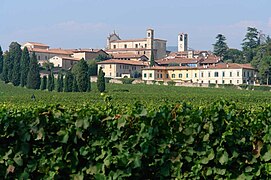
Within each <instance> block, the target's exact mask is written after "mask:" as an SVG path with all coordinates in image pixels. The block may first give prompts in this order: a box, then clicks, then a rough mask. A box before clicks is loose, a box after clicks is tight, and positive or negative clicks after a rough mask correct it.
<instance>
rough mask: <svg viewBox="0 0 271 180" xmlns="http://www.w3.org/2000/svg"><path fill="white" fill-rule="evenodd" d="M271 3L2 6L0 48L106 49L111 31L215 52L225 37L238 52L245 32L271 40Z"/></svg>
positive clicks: (189, 0) (17, 2) (15, 1)
mask: <svg viewBox="0 0 271 180" xmlns="http://www.w3.org/2000/svg"><path fill="white" fill-rule="evenodd" d="M270 12H271V0H257V1H256V0H186V1H184V0H167V1H166V0H134V1H128V0H111V1H109V0H42V1H41V0H24V1H22V0H1V2H0V23H1V24H0V46H1V47H2V49H4V50H6V49H8V46H9V44H10V43H11V42H13V41H17V42H19V43H21V44H23V43H25V42H27V41H31V42H40V43H45V44H48V45H49V46H50V47H51V48H105V46H106V38H107V36H108V35H109V34H110V33H112V32H113V31H114V30H115V31H116V33H117V34H119V36H120V37H121V39H136V38H144V37H145V36H146V29H148V28H152V29H154V31H155V38H160V39H165V40H167V46H177V36H178V33H181V32H184V33H188V46H189V48H192V49H195V50H213V45H212V44H214V43H215V40H216V39H215V37H216V36H217V34H219V33H221V34H223V35H224V36H225V37H226V39H227V41H226V42H227V44H228V46H229V47H230V48H238V49H240V48H241V46H240V44H241V43H242V40H243V39H244V37H245V34H246V30H247V27H256V28H257V29H258V30H261V31H262V32H263V33H264V34H267V35H271V13H270Z"/></svg>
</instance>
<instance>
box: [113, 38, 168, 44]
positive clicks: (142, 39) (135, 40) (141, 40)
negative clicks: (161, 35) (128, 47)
mask: <svg viewBox="0 0 271 180" xmlns="http://www.w3.org/2000/svg"><path fill="white" fill-rule="evenodd" d="M153 40H154V41H166V40H163V39H157V38H154V39H153ZM137 41H140V42H143V41H147V38H141V39H124V40H122V39H121V40H114V41H111V42H112V43H114V42H137Z"/></svg>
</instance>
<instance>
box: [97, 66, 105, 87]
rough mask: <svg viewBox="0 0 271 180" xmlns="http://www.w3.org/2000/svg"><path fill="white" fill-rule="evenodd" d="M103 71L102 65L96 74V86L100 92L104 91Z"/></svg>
mask: <svg viewBox="0 0 271 180" xmlns="http://www.w3.org/2000/svg"><path fill="white" fill-rule="evenodd" d="M104 75H105V74H104V72H103V69H102V67H100V69H99V74H98V78H97V88H98V90H99V91H100V92H104V91H105V78H104Z"/></svg>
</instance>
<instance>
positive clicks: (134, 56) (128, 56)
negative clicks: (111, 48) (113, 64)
mask: <svg viewBox="0 0 271 180" xmlns="http://www.w3.org/2000/svg"><path fill="white" fill-rule="evenodd" d="M144 56H145V55H140V54H132V53H118V54H113V57H114V59H119V58H141V57H144ZM145 57H146V56H145ZM146 58H147V57H146Z"/></svg>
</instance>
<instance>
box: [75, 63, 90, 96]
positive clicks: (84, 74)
mask: <svg viewBox="0 0 271 180" xmlns="http://www.w3.org/2000/svg"><path fill="white" fill-rule="evenodd" d="M72 71H73V74H74V76H75V78H76V81H77V82H76V83H77V86H78V91H79V92H87V91H88V90H89V88H90V78H89V75H88V65H87V63H86V61H85V60H84V59H81V60H80V61H79V62H78V63H77V64H75V65H74V67H73V69H72Z"/></svg>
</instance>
